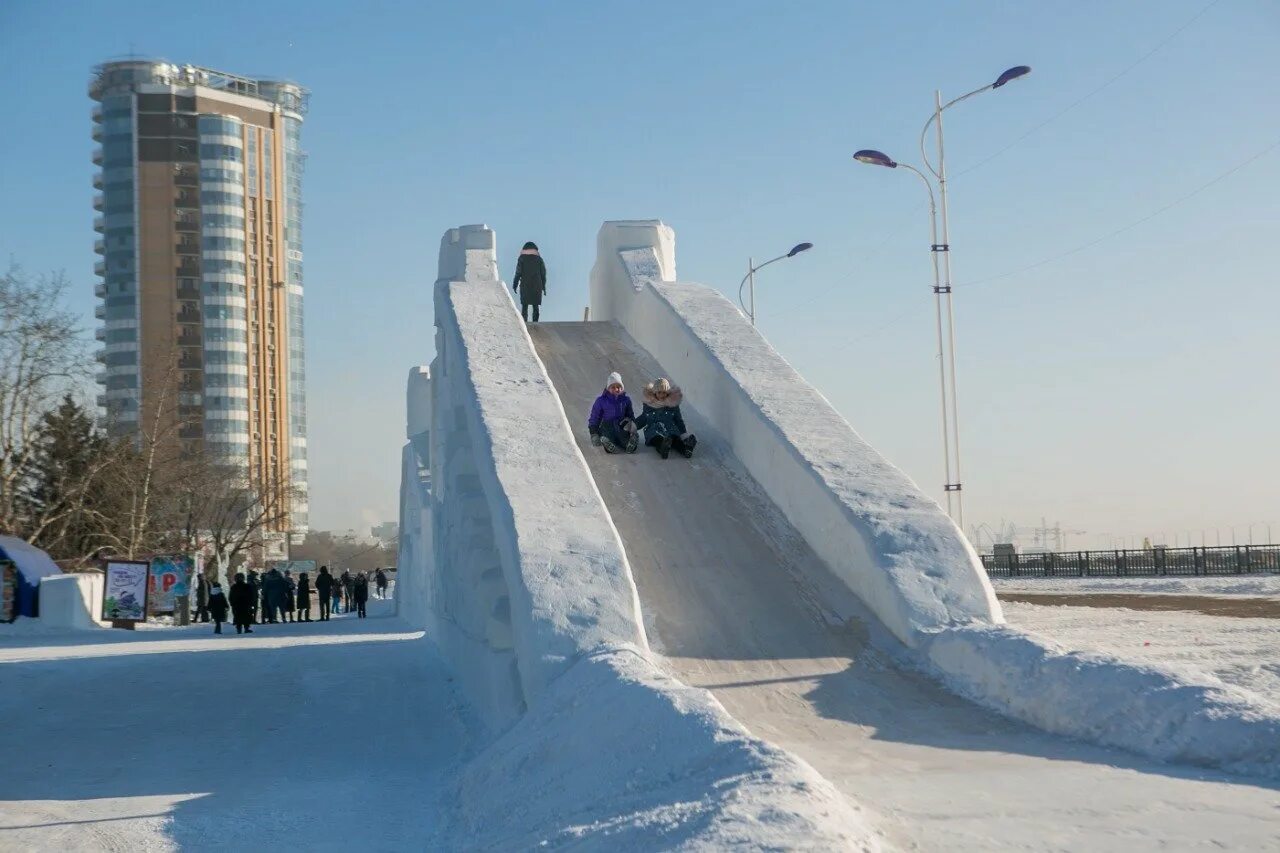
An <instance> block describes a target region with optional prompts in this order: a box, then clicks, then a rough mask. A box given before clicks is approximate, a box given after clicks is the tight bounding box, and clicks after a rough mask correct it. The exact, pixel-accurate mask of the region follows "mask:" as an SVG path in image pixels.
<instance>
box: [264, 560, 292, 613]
mask: <svg viewBox="0 0 1280 853" xmlns="http://www.w3.org/2000/svg"><path fill="white" fill-rule="evenodd" d="M288 592H289V584H288V583H287V582H286V581H285V579H284V575H282V574H280V570H279V569H272V570H271V571H269V572H267V574H266V577H265V578H263V581H262V598H263V601H264V603H265V604H266V607H267V621H268V622H271V623H276V622H279V621H280V619H281V611H283V610H284V602H285V597H286V596H287V595H288Z"/></svg>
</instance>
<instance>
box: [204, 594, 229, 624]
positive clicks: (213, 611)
mask: <svg viewBox="0 0 1280 853" xmlns="http://www.w3.org/2000/svg"><path fill="white" fill-rule="evenodd" d="M206 604H207V608H208V609H207V610H206V612H205V619H204V621H208V619H209V616H210V615H212V616H213V633H215V634H221V633H222V623H223V622H226V621H227V608H228V607H229V606H230V605H229V604H228V603H227V597H226V595H224V594H223V592H222V584H220V583H218V582H216V581H215V582H214V584H213V588H212V589H210V590H209V598H208V601H207V602H206Z"/></svg>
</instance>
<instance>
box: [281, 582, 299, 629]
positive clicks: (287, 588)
mask: <svg viewBox="0 0 1280 853" xmlns="http://www.w3.org/2000/svg"><path fill="white" fill-rule="evenodd" d="M297 596H298V582H297V581H296V580H294V579H293V573H292V572H290V571H289V570H288V569H285V571H284V621H286V622H292V621H293V611H294V609H295V607H294V605H295V603H296V602H297Z"/></svg>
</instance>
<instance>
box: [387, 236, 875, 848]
mask: <svg viewBox="0 0 1280 853" xmlns="http://www.w3.org/2000/svg"><path fill="white" fill-rule="evenodd" d="M435 319H436V359H435V361H434V362H433V363H432V365H431V369H430V373H429V389H430V406H429V408H430V424H431V426H430V428H429V430H428V432H429V435H428V437H427V441H426V443H427V445H429V451H428V452H427V453H426V454H425V455H427V456H429V458H430V491H429V494H428V492H427V490H425V489H421V488H418V485H417V484H412V485H410V486H406V487H405V488H404V489H402V500H405V496H406V495H408V497H409V498H410V499H409V500H408V501H407V504H408V510H409V511H410V513H411V514H412V513H417V514H418V515H419V519H418V520H417V522H416V524H415V527H416V528H418V531H419V532H418V535H417V536H416V537H415V536H414V535H412V533H411V535H410V536H408V537H407V544H408V546H409V547H408V549H407V552H408V553H409V557H408V560H407V561H406V560H402V561H401V565H400V567H399V574H400V576H401V578H400V583H401V584H404V587H405V592H404V593H403V594H402V595H406V596H409V597H410V601H411V602H412V603H411V605H410V606H409V607H407V608H402V613H403V614H404V615H406V616H408V617H409V618H414V617H415V616H416V617H417V618H419V619H420V621H421V624H422V625H423V627H425V628H426V629H427V631H428V633H429V634H430V635H431V636H432V637H433V638H434V639H435V640H436V642H437V643H438V645H439V647H440V649H441V651H442V653H443V654H444V656H445V658H446V660H448V661H449V662H450V663H451V664H452V666H453V668H454V669H455V671H456V672H457V674H458V677H459V680H460V681H461V683H462V685H463V688H464V690H465V692H466V694H467V695H468V697H469V698H470V699H471V700H472V702H473V703H474V704H475V705H476V706H477V707H478V708H479V709H480V711H481V712H482V713H483V715H484V717H485V720H486V722H487V724H488V728H489V729H490V730H491V731H492V732H494V733H495V734H497V733H500V736H499V738H498V740H497V741H496V742H495V743H493V744H491V745H490V746H488V747H487V748H485V749H483V750H482V751H481V752H480V753H479V754H478V755H477V756H476V757H475V758H473V759H472V760H471V761H470V763H469V764H468V765H467V766H466V767H464V768H463V769H462V771H461V773H460V780H461V781H460V787H459V792H458V797H459V806H460V808H459V809H458V810H457V814H458V821H459V825H458V826H457V827H455V828H454V829H455V831H456V832H457V833H459V835H458V837H459V838H460V839H461V838H465V839H466V840H467V843H468V846H474V847H485V846H488V845H497V846H509V845H511V844H516V845H518V846H526V843H527V846H536V842H537V841H541V840H549V839H561V840H564V839H567V838H571V837H583V836H600V837H609V838H610V843H611V844H614V845H616V846H617V847H618V849H624V848H626V847H627V846H630V845H640V846H652V843H653V839H654V838H659V837H662V838H666V839H667V840H669V841H672V842H673V843H677V842H693V843H702V844H707V845H711V846H717V845H727V844H732V843H743V842H748V843H754V844H761V843H768V841H767V839H770V838H772V839H773V841H774V842H776V841H778V840H779V839H783V838H786V839H790V841H791V843H793V844H800V845H801V846H803V845H804V844H812V845H816V846H820V847H824V848H829V847H837V846H839V847H847V846H853V845H854V844H863V843H865V845H867V846H872V842H871V841H869V840H867V839H869V838H870V835H869V833H865V832H864V831H863V829H862V822H861V819H860V817H859V815H858V814H857V812H856V811H855V810H854V809H853V808H852V807H851V806H850V805H849V804H848V803H847V801H846V800H845V799H844V798H843V797H841V795H840V794H839V793H838V792H837V791H836V790H835V789H834V788H833V787H832V786H831V785H830V784H829V783H828V782H827V781H826V780H824V779H822V778H821V777H820V776H819V775H818V774H817V773H816V772H814V771H813V770H812V768H810V767H809V766H808V765H806V764H804V763H803V762H800V761H799V760H798V759H795V758H793V757H792V756H790V755H788V754H786V753H784V752H781V751H780V750H777V749H775V748H773V747H770V746H768V745H766V744H764V743H763V742H761V741H758V740H756V739H754V738H752V737H751V736H750V735H749V734H748V733H747V732H746V731H745V729H743V728H742V727H741V725H739V724H738V723H736V722H735V721H733V720H732V718H730V717H729V716H728V714H727V713H725V712H724V710H723V708H721V707H720V706H719V704H718V703H717V702H716V701H715V700H714V699H713V698H712V697H711V696H710V694H708V693H706V692H705V691H701V690H694V689H692V688H689V687H687V686H685V685H683V684H680V683H679V682H678V681H675V680H674V679H672V678H671V677H670V676H669V675H668V674H666V673H665V672H663V671H662V669H661V668H660V667H659V666H658V665H657V664H656V663H655V662H654V660H653V658H652V657H651V656H650V654H649V651H648V644H647V640H646V637H645V632H644V627H643V622H642V619H641V615H640V606H639V599H638V596H637V594H636V588H635V583H634V580H633V578H632V576H631V571H630V568H629V566H628V565H627V561H626V556H625V554H624V552H623V549H622V545H621V542H620V540H619V538H618V534H617V531H616V529H615V528H614V526H613V522H612V520H611V518H610V517H609V514H608V512H607V511H606V509H605V507H604V504H603V502H602V500H601V498H600V494H599V492H598V491H597V489H596V486H595V483H594V481H593V480H592V478H591V476H590V473H589V472H588V470H587V467H586V464H585V461H584V460H583V458H582V456H581V454H580V453H579V452H578V450H577V448H576V446H575V444H574V442H573V439H572V436H571V433H570V431H569V424H568V422H567V421H566V419H565V415H564V411H563V409H562V408H561V406H560V402H559V399H558V398H557V396H556V393H555V390H554V389H553V388H552V386H551V382H550V380H549V379H548V377H547V375H546V371H545V369H544V368H543V366H542V363H541V362H540V361H539V359H538V358H537V356H536V354H535V352H534V350H533V345H532V343H531V341H530V339H529V336H528V334H527V332H526V331H525V328H524V325H523V323H522V321H521V320H520V317H519V314H518V312H517V311H516V309H515V306H514V304H513V302H512V298H511V295H510V294H509V293H508V291H507V288H506V286H505V285H504V284H503V283H502V282H501V281H500V280H499V278H498V273H497V263H496V254H495V241H494V235H493V232H492V231H490V230H489V229H487V228H485V227H484V226H466V227H463V228H459V229H453V230H450V231H449V232H447V233H446V234H445V236H444V239H443V241H442V244H441V251H440V277H439V280H438V281H437V283H436V287H435ZM411 381H422V375H421V373H419V374H418V375H417V376H415V377H411ZM419 391H421V387H419ZM411 393H412V392H411ZM416 417H417V419H418V420H421V414H420V413H419V415H417V416H416ZM412 429H413V427H411V430H412ZM418 435H419V439H418V444H419V445H422V444H423V442H422V440H421V432H419V433H418ZM415 455H416V454H415ZM418 469H419V465H418V462H417V460H416V459H410V458H409V451H408V450H407V451H406V465H405V472H406V476H414V477H417V476H418ZM423 500H426V501H429V504H430V509H429V512H423V511H422V508H421V507H420V506H419V505H418V504H420V503H421V502H422V501H423ZM402 509H403V508H402ZM426 515H429V517H430V535H429V537H428V535H426V533H425V532H424V531H423V530H422V528H423V527H424V526H425V525H423V524H422V523H421V521H422V519H421V516H426ZM402 517H403V513H402ZM428 544H429V546H430V551H429V555H428V552H427V549H426V548H425V547H424V545H428ZM402 547H404V545H403V544H402ZM406 573H409V574H411V575H412V576H411V577H410V576H406ZM583 756H590V757H591V760H590V761H585V760H583ZM606 757H607V758H606ZM513 762H514V763H513ZM588 766H589V767H592V768H595V769H596V771H598V772H594V773H584V768H586V767H588ZM570 802H571V803H574V804H577V805H578V808H577V809H576V810H571V809H569V808H568V807H567V806H566V803H570ZM513 804H518V808H517V807H515V806H514V805H513ZM584 804H585V805H584ZM579 821H581V822H583V823H579ZM770 833H778V834H777V835H776V836H774V835H771V834H770ZM802 839H803V840H802Z"/></svg>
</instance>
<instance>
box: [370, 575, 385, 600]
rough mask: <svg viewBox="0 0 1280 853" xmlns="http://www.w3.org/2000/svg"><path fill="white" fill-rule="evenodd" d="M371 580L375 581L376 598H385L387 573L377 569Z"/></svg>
mask: <svg viewBox="0 0 1280 853" xmlns="http://www.w3.org/2000/svg"><path fill="white" fill-rule="evenodd" d="M373 579H374V581H376V583H377V586H378V598H386V597H387V573H386V572H384V571H383V570H382V569H381V568H378V570H377V571H375V572H374V575H373Z"/></svg>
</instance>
